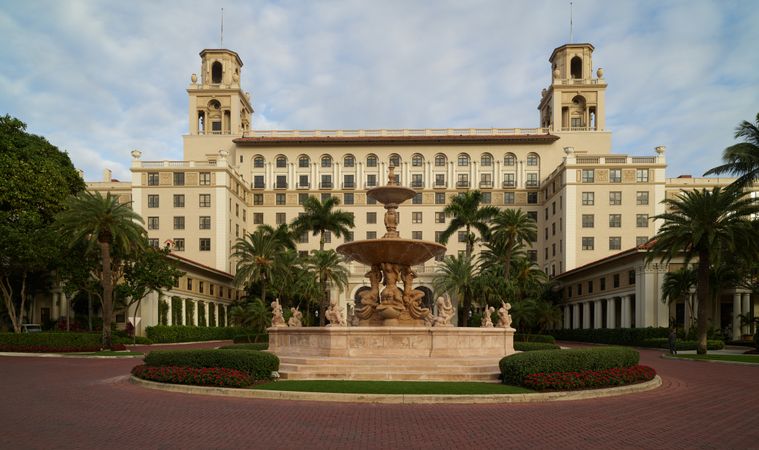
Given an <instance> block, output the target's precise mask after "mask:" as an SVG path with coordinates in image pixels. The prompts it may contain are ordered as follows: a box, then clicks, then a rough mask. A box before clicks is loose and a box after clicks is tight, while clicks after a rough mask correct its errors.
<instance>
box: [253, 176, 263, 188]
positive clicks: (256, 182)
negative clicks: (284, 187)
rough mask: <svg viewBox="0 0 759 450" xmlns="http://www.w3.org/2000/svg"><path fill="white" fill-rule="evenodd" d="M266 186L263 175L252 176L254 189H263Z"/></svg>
mask: <svg viewBox="0 0 759 450" xmlns="http://www.w3.org/2000/svg"><path fill="white" fill-rule="evenodd" d="M264 187H266V184H265V182H264V176H263V175H254V176H253V188H254V189H263V188H264Z"/></svg>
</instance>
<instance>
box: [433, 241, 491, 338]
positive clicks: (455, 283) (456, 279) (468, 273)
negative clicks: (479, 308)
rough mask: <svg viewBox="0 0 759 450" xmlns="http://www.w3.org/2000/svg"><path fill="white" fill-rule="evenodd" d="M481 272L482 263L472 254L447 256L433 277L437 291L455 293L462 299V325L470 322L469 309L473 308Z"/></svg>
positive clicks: (460, 309) (460, 312)
mask: <svg viewBox="0 0 759 450" xmlns="http://www.w3.org/2000/svg"><path fill="white" fill-rule="evenodd" d="M479 273H480V264H479V263H478V261H476V260H475V259H473V258H472V257H471V256H468V255H462V256H455V255H454V256H447V257H446V258H445V259H444V260H443V262H442V264H440V265H438V267H437V272H436V273H435V276H434V277H433V279H432V286H433V287H434V288H435V291H437V292H440V293H447V294H448V295H455V296H456V297H458V298H459V299H461V300H462V303H463V305H462V307H461V308H459V314H460V316H461V323H462V326H467V324H468V322H469V311H470V310H471V308H472V297H473V296H474V295H473V294H474V290H475V289H476V287H477V281H476V279H477V277H478V276H479Z"/></svg>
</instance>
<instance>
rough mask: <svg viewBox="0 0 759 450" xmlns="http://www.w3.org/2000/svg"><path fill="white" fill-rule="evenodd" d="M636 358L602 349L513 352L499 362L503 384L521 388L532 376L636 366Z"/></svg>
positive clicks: (630, 351)
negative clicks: (528, 376)
mask: <svg viewBox="0 0 759 450" xmlns="http://www.w3.org/2000/svg"><path fill="white" fill-rule="evenodd" d="M639 360H640V355H639V354H638V352H637V351H635V350H633V349H631V348H624V347H602V348H589V349H571V350H540V351H533V352H524V353H517V354H514V355H509V356H507V357H505V358H503V359H501V361H500V363H499V367H500V369H501V375H502V379H503V383H504V384H512V385H521V384H522V380H524V378H525V377H526V376H527V375H530V374H533V373H552V372H581V371H584V370H603V369H611V368H614V367H630V366H634V365H636V364H638V361H639Z"/></svg>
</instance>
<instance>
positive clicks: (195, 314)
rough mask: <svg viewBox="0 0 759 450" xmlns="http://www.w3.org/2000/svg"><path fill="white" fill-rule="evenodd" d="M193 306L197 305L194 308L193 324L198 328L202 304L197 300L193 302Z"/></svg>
mask: <svg viewBox="0 0 759 450" xmlns="http://www.w3.org/2000/svg"><path fill="white" fill-rule="evenodd" d="M192 304H193V305H195V307H194V308H192V323H193V324H194V325H195V326H198V308H200V303H199V302H198V301H196V300H193V301H192Z"/></svg>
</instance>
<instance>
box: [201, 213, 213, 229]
mask: <svg viewBox="0 0 759 450" xmlns="http://www.w3.org/2000/svg"><path fill="white" fill-rule="evenodd" d="M198 228H200V229H201V230H210V229H211V216H200V217H199V220H198Z"/></svg>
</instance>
